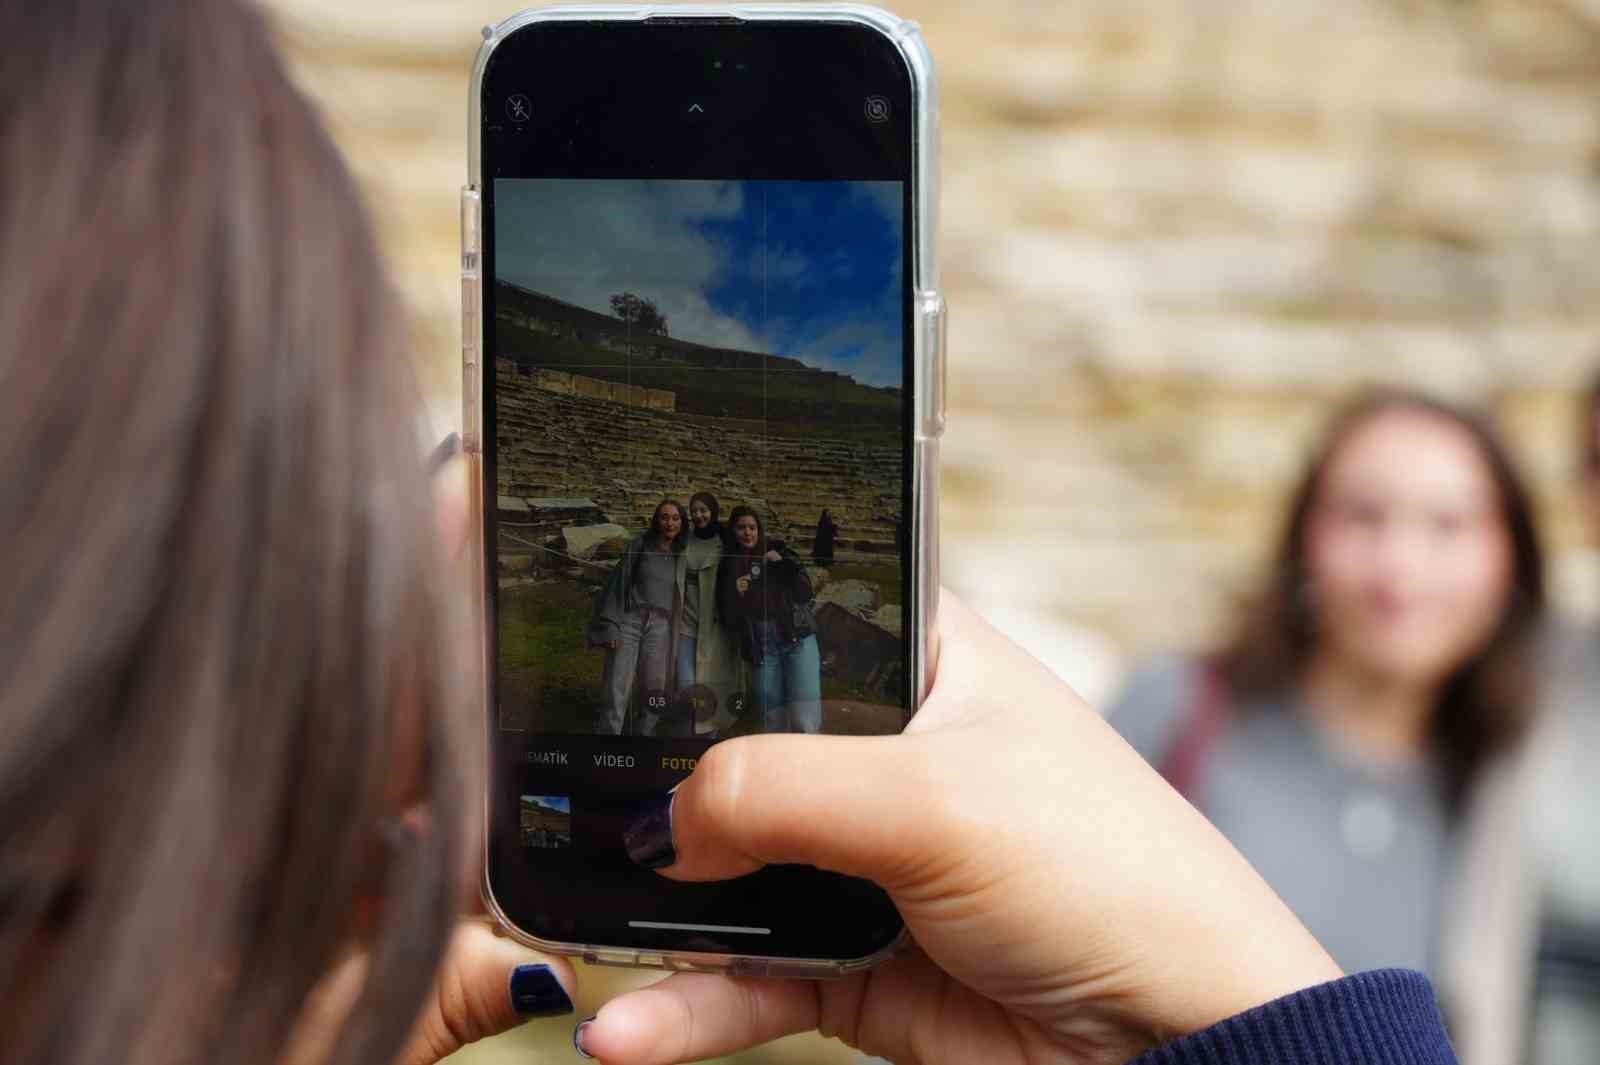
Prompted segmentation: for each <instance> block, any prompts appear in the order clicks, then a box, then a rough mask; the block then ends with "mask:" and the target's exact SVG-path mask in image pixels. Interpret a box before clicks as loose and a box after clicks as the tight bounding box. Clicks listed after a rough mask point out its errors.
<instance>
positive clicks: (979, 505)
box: [270, 0, 1600, 1060]
mask: <svg viewBox="0 0 1600 1065" xmlns="http://www.w3.org/2000/svg"><path fill="white" fill-rule="evenodd" d="M270 6H271V7H272V8H273V9H274V10H275V11H276V12H278V13H279V14H280V15H281V16H282V18H281V22H282V25H283V28H284V33H285V36H286V38H287V40H288V42H289V44H290V47H291V50H292V53H293V55H294V59H295V65H296V70H297V72H298V74H299V76H300V77H301V79H302V81H303V82H304V84H305V85H306V86H307V87H308V89H309V90H310V91H311V93H312V94H313V95H314V96H315V97H316V98H317V100H318V101H319V102H320V103H321V105H322V106H323V108H324V110H325V112H326V114H327V115H328V117H329V119H330V121H332V123H333V124H334V126H335V128H336V130H337V132H338V135H339V137H340V139H341V140H342V142H343V143H344V144H345V146H346V147H347V148H348V149H349V152H350V155H351V158H352V160H353V161H354V165H355V167H356V169H357V171H358V172H359V174H360V175H361V177H362V179H363V181H364V182H365V184H366V187H367V189H368V190H369V191H370V193H371V196H372V200H373V203H374V205H375V209H376V211H377V215H378V217H379V219H380V222H381V224H382V228H383V232H384V235H385V238H386V241H387V244H388V247H389V250H390V251H391V253H392V254H393V256H394V259H395V262H396V264H397V266H398V269H399V276H400V279H401V283H402V285H403V287H404V290H405V293H406V295H407V297H408V298H409V299H410V301H411V304H412V306H413V307H414V308H415V311H416V315H417V339H418V346H419V350H420V351H421V352H422V353H423V357H424V363H425V367H426V380H427V382H428V385H429V388H430V390H431V394H432V396H433V397H434V402H435V410H434V424H435V427H436V428H438V429H439V430H440V431H443V429H444V428H446V427H447V426H448V425H450V424H452V423H453V416H454V411H455V410H456V404H457V403H458V393H457V382H456V354H455V347H454V343H455V340H456V337H457V334H458V327H457V325H456V322H457V320H458V319H457V318H456V315H457V308H458V299H459V283H458V281H457V280H456V233H457V208H456V205H457V189H458V188H459V186H460V185H461V183H462V181H463V179H464V175H465V163H464V155H465V145H466V129H465V114H466V78H467V70H468V65H469V62H470V60H471V57H472V54H473V51H474V50H475V48H476V45H477V42H478V33H477V31H478V27H479V26H480V25H481V24H482V23H483V22H485V21H488V20H490V19H493V18H497V17H499V16H501V15H504V14H506V13H507V12H508V11H509V10H510V9H511V5H509V4H505V3H498V2H485V0H453V2H450V3H440V2H438V0H342V2H341V3H338V4H328V3H324V2H315V0H271V3H270ZM900 7H901V9H902V10H903V11H904V12H905V13H906V14H909V15H913V16H915V17H917V18H919V19H920V20H921V21H922V23H923V25H924V29H925V32H926V34H927V37H928V40H929V41H930V43H931V46H932V49H933V52H934V55H935V57H936V60H937V62H938V64H939V68H940V72H941V75H942V78H943V94H944V95H943V99H944V149H945V155H944V190H945V195H944V211H943V245H942V261H943V264H944V270H945V279H946V282H947V288H948V294H949V299H950V304H951V307H952V319H951V328H950V342H951V354H950V407H951V412H950V413H951V417H950V429H949V435H948V437H947V439H946V446H945V452H944V457H945V461H946V474H945V479H944V484H945V492H946V501H945V506H944V509H943V518H944V528H945V556H944V561H945V567H946V573H947V578H948V581H949V582H950V583H951V584H952V585H953V586H954V587H955V588H957V589H958V590H960V591H961V592H963V593H964V594H965V595H967V596H968V597H969V598H971V599H973V600H976V601H977V602H979V603H980V604H981V605H983V606H984V607H985V608H986V609H988V610H989V611H991V612H992V613H993V614H994V615H995V616H996V617H997V618H999V619H1000V620H1001V621H1002V622H1003V624H1004V625H1005V627H1007V628H1008V629H1010V630H1011V631H1012V632H1013V633H1015V634H1017V635H1019V636H1020V637H1022V638H1023V639H1024V640H1025V641H1027V642H1028V643H1029V644H1030V645H1031V646H1033V647H1035V648H1036V649H1037V650H1038V651H1039V652H1040V653H1041V654H1043V655H1044V656H1045V657H1046V658H1047V660H1049V661H1050V662H1051V663H1052V664H1053V665H1055V666H1056V667H1057V668H1058V669H1060V670H1062V671H1063V672H1065V673H1067V674H1068V675H1069V676H1071V677H1073V678H1074V679H1075V680H1077V681H1078V682H1079V683H1080V684H1081V685H1082V686H1083V687H1084V688H1085V689H1087V690H1088V691H1090V692H1091V693H1092V694H1096V695H1098V694H1100V693H1102V692H1103V691H1104V690H1106V689H1107V688H1108V687H1109V686H1110V685H1111V684H1112V683H1113V681H1114V679H1115V676H1116V674H1117V671H1118V670H1119V669H1120V668H1121V665H1122V664H1123V663H1125V662H1126V661H1127V660H1128V659H1129V658H1130V657H1132V656H1136V655H1137V654H1140V653H1143V652H1144V651H1146V650H1148V649H1149V648H1151V647H1154V646H1157V645H1160V644H1174V643H1175V644H1181V645H1197V644H1203V643H1205V642H1206V641H1208V640H1210V639H1212V638H1214V635H1215V633H1216V632H1217V631H1218V626H1219V625H1220V624H1222V623H1223V621H1224V620H1225V618H1226V616H1227V613H1228V610H1229V604H1230V602H1231V601H1232V598H1233V596H1235V595H1236V594H1237V593H1238V592H1239V591H1240V590H1241V589H1242V588H1244V587H1246V586H1247V585H1248V584H1249V581H1250V577H1251V574H1252V571H1253V569H1254V568H1255V566H1256V565H1257V563H1258V562H1259V560H1260V558H1261V557H1262V554H1263V552H1264V551H1265V549H1266V546H1267V544H1268V543H1269V540H1270V537H1271V535H1272V532H1273V530H1274V528H1275V526H1276V523H1277V512H1278V508H1279V507H1280V506H1281V504H1282V500H1283V496H1284V493H1285V491H1286V486H1287V485H1288V484H1289V483H1290V481H1291V480H1292V479H1293V478H1294V476H1295V475H1296V473H1297V471H1298V468H1299V464H1300V461H1301V458H1302V454H1303V450H1304V448H1305V446H1306V441H1307V439H1308V438H1309V436H1310V435H1311V434H1312V433H1313V432H1314V431H1315V429H1316V427H1317V425H1318V424H1319V422H1320V420H1321V419H1322V417H1323V416H1324V415H1325V413H1326V411H1327V409H1328V405H1329V403H1330V402H1332V401H1333V400H1335V399H1336V398H1337V397H1338V396H1340V395H1342V394H1344V393H1345V392H1346V391H1348V390H1349V389H1351V388H1352V387H1354V386H1357V385H1359V384H1361V383H1365V382H1374V381H1398V382H1406V383H1412V384H1418V385H1422V386H1425V387H1427V388H1431V389H1437V390H1439V391H1442V392H1446V393H1449V394H1452V395H1457V396H1465V397H1469V398H1473V399H1477V400H1480V401H1483V402H1486V403H1491V404H1492V405H1493V406H1494V407H1495V409H1496V410H1497V411H1498V412H1499V413H1500V414H1501V415H1502V416H1503V418H1504V420H1505V424H1506V426H1507V428H1508V430H1509V431H1510V432H1511V433H1512V435H1513V437H1514V442H1515V445H1516V449H1517V452H1518V454H1519V456H1520V457H1521V459H1522V461H1523V463H1524V464H1525V467H1526V469H1527V471H1528V473H1529V474H1530V476H1531V477H1532V478H1533V479H1534V481H1535V484H1536V487H1537V492H1538V496H1539V499H1540V502H1541V507H1542V512H1543V516H1544V519H1545V533H1546V538H1547V542H1548V544H1549V545H1550V547H1551V548H1552V561H1553V563H1554V568H1555V572H1556V575H1557V581H1556V585H1557V593H1558V597H1559V598H1560V600H1561V601H1562V602H1563V603H1565V604H1566V605H1568V606H1569V607H1571V608H1573V609H1588V610H1592V609H1594V608H1595V606H1596V605H1597V604H1596V600H1597V598H1600V567H1596V566H1595V565H1594V564H1593V560H1592V557H1591V556H1590V555H1588V554H1587V553H1585V552H1584V551H1583V550H1581V548H1582V546H1583V543H1584V539H1585V538H1584V534H1583V528H1582V522H1581V520H1580V518H1581V516H1580V513H1579V509H1578V506H1577V501H1576V499H1575V498H1574V497H1573V494H1572V492H1571V478H1572V451H1571V447H1570V444H1571V442H1572V441H1573V439H1574V436H1575V424H1574V420H1573V412H1572V390H1573V388H1574V387H1575V385H1576V384H1577V383H1578V382H1579V381H1581V380H1582V379H1583V378H1584V377H1585V376H1586V375H1588V374H1589V373H1590V372H1591V371H1593V370H1595V369H1596V368H1597V364H1600V300H1597V297H1600V189H1597V181H1596V169H1597V164H1600V92H1597V90H1600V3H1597V2H1595V0H1523V2H1518V3H1513V2H1511V0H1293V2H1285V0H1066V2H1058V3H1048V2H1039V0H985V2H983V3H976V2H972V0H961V2H957V0H905V2H903V3H902V4H901V5H900ZM795 1053H797V1054H799V1056H800V1058H799V1059H804V1060H817V1055H818V1054H820V1053H821V1051H820V1050H819V1049H818V1048H817V1046H815V1045H813V1044H809V1043H807V1044H801V1049H800V1050H799V1051H795Z"/></svg>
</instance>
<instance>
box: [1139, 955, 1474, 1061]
mask: <svg viewBox="0 0 1600 1065" xmlns="http://www.w3.org/2000/svg"><path fill="white" fill-rule="evenodd" d="M1129 1065H1456V1055H1455V1051H1454V1050H1452V1049H1450V1040H1449V1038H1448V1037H1446V1035H1445V1032H1444V1021H1443V1020H1442V1019H1441V1018H1440V1016H1439V1008H1438V1006H1437V1005H1436V1004H1435V1003H1434V1000H1433V987H1432V986H1431V985H1430V984H1429V983H1428V978H1427V977H1425V976H1423V975H1422V974H1421V973H1418V972H1411V971H1410V970H1407V969H1381V970H1379V971H1377V972H1370V973H1360V974H1358V975H1356V976H1347V977H1345V978H1344V979H1343V980H1335V981H1333V982H1332V983H1328V984H1322V985H1320V986H1317V987H1309V988H1307V989H1306V990H1304V991H1297V992H1296V993H1294V994H1292V995H1288V996H1286V997H1284V998H1280V999H1278V1000H1276V1001H1274V1002H1269V1003H1267V1004H1266V1005H1265V1006H1258V1007H1256V1008H1255V1009H1253V1010H1250V1011H1248V1012H1246V1013H1241V1014H1239V1015H1238V1016H1237V1017H1229V1018H1228V1019H1227V1020H1225V1021H1222V1022H1220V1023H1218V1024H1214V1025H1212V1026H1211V1027H1210V1028H1207V1029H1205V1030H1204V1031H1200V1032H1195V1033H1194V1034H1193V1035H1186V1036H1184V1037H1183V1038H1182V1039H1179V1040H1176V1041H1175V1042H1172V1043H1168V1044H1167V1045H1166V1046H1164V1047H1161V1048H1160V1049H1158V1050H1152V1051H1150V1052H1149V1053H1148V1054H1141V1055H1139V1057H1137V1058H1135V1059H1134V1061H1132V1062H1130V1063H1129Z"/></svg>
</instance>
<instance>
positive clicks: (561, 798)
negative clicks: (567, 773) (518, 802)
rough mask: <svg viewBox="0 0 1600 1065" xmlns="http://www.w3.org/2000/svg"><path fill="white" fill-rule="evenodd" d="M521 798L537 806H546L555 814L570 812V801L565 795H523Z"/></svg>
mask: <svg viewBox="0 0 1600 1065" xmlns="http://www.w3.org/2000/svg"><path fill="white" fill-rule="evenodd" d="M523 798H524V799H529V800H531V801H532V802H533V803H534V804H536V805H538V806H548V807H549V808H550V809H552V810H554V811H556V812H557V813H562V814H570V813H571V812H572V799H571V798H570V797H569V796H566V795H524V796H523Z"/></svg>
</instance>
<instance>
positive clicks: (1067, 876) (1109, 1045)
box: [581, 593, 1342, 1065]
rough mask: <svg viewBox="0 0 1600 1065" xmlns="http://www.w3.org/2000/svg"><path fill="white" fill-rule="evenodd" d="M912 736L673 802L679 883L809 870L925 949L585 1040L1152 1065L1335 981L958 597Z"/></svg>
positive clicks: (1250, 883)
mask: <svg viewBox="0 0 1600 1065" xmlns="http://www.w3.org/2000/svg"><path fill="white" fill-rule="evenodd" d="M939 633H940V638H939V642H938V643H939V646H938V648H937V655H936V658H937V663H938V664H937V675H936V677H935V680H934V685H933V690H932V691H931V692H930V694H929V696H928V700H927V702H926V703H925V704H924V706H923V709H922V711H921V712H920V713H919V714H918V716H917V718H916V719H915V720H914V721H913V722H912V723H911V725H910V726H909V727H908V728H907V730H906V733H905V735H903V736H895V737H879V738H862V737H844V736H838V737H815V736H797V737H787V736H761V737H750V738H748V739H742V740H735V741H732V742H730V743H726V744H723V745H722V746H720V747H718V748H716V749H715V750H714V751H712V752H711V753H710V754H708V755H707V756H706V757H705V758H704V759H702V761H701V763H700V766H699V767H698V768H697V769H696V771H695V773H694V774H693V775H692V776H690V777H689V779H688V780H687V781H685V782H684V784H683V785H682V786H681V787H680V788H679V789H678V791H677V793H676V797H675V799H674V801H673V805H672V810H671V817H670V825H671V838H670V840H668V841H666V842H664V843H662V844H661V845H660V846H659V847H658V848H655V849H659V850H665V851H666V852H668V853H669V854H670V855H671V856H672V857H673V858H674V859H675V860H673V861H672V862H671V864H667V865H665V866H664V867H662V868H661V869H660V870H659V875H663V876H666V877H670V878H672V879H673V880H676V881H700V880H707V879H720V878H727V877H739V876H745V875H748V874H749V873H751V872H752V871H754V870H756V869H759V868H761V867H763V866H764V865H766V864H767V863H769V862H794V861H809V862H813V863H816V864H817V865H819V866H821V867H822V868H825V869H832V870H836V871H839V872H845V873H850V874H852V875H856V876H864V877H870V878H871V879H873V880H874V881H875V882H877V883H879V884H881V885H882V886H883V887H885V888H886V889H887V890H888V892H889V894H890V896H891V898H893V899H894V902H895V905H896V906H897V907H898V908H899V910H900V912H901V913H902V914H904V915H905V918H906V921H907V924H908V926H909V928H910V930H911V933H912V937H913V939H914V941H915V942H916V944H917V948H916V949H915V950H913V951H910V952H907V953H905V954H903V955H899V956H897V957H895V958H892V959H891V960H889V961H888V962H886V963H885V964H884V965H883V966H881V967H880V968H878V969H876V970H874V971H873V972H872V973H870V974H864V975H858V976H853V977H850V978H848V979H845V980H839V981H822V982H816V983H800V982H795V981H784V980H761V979H748V978H732V977H727V976H720V975H703V974H693V975H690V974H684V975H678V976H673V977H670V978H668V979H667V980H665V981H663V982H661V983H659V984H655V985H653V986H652V987H650V988H648V989H645V990H643V991H636V992H633V993H630V994H628V995H624V996H622V997H620V998H617V999H615V1000H613V1001H612V1002H610V1003H608V1004H606V1005H605V1006H604V1007H602V1008H601V1010H600V1012H599V1014H598V1016H597V1018H596V1019H595V1020H594V1021H593V1022H592V1023H590V1024H589V1025H587V1026H586V1027H584V1028H583V1030H582V1033H581V1037H582V1042H583V1046H584V1049H585V1050H586V1051H587V1052H589V1053H591V1054H594V1055H596V1056H597V1057H599V1058H601V1059H602V1060H604V1061H607V1062H614V1063H616V1065H667V1063H675V1062H687V1061H699V1060H702V1059H704V1058H708V1057H713V1056H717V1055H721V1054H727V1053H732V1052H734V1051H737V1050H740V1049H743V1048H745V1047H748V1046H751V1045H754V1044H757V1043H763V1042H767V1041H769V1040H772V1039H776V1038H778V1037H780V1036H783V1035H788V1034H791V1033H793V1032H799V1031H807V1030H810V1029H820V1030H821V1031H822V1032H824V1033H826V1034H828V1035H833V1036H837V1037H839V1038H840V1039H843V1040H844V1041H845V1042H847V1043H849V1044H850V1045H852V1046H855V1047H858V1048H860V1049H861V1050H863V1051H865V1052H866V1053H868V1054H871V1055H874V1056H877V1057H883V1058H887V1059H889V1060H891V1061H905V1062H917V1063H919V1065H969V1063H971V1062H978V1061H983V1062H990V1061H998V1062H1007V1061H1071V1062H1075V1063H1094V1065H1122V1063H1124V1062H1126V1061H1128V1060H1130V1059H1131V1058H1134V1057H1136V1056H1137V1055H1138V1054H1140V1053H1142V1052H1143V1051H1146V1050H1149V1049H1151V1048H1153V1047H1155V1046H1158V1045H1160V1044H1161V1043H1164V1042H1166V1041H1167V1040H1169V1039H1172V1038H1175V1037H1177V1036H1179V1035H1182V1034H1186V1033H1189V1032H1193V1031H1198V1030H1200V1029H1203V1028H1206V1027H1209V1026H1210V1025H1212V1024H1214V1023H1216V1022H1218V1021H1220V1020H1222V1019H1224V1018H1226V1017H1231V1016H1234V1015H1236V1014H1239V1013H1242V1012H1244V1011H1245V1010H1247V1009H1250V1008H1252V1007H1255V1006H1258V1005H1261V1004H1263V1003H1266V1002H1268V1001H1271V1000H1273V999H1275V998H1279V997H1281V996H1283V995H1286V994H1290V993H1292V992H1294V991H1298V990H1301V989H1303V988H1306V987H1310V986H1313V985H1316V984H1320V983H1324V982H1326V981H1329V980H1334V979H1338V978H1339V977H1340V976H1341V975H1342V974H1341V972H1340V971H1339V968H1338V966H1337V965H1335V964H1334V962H1333V960H1332V959H1331V958H1329V956H1328V955H1327V953H1326V952H1325V951H1324V950H1323V949H1322V947H1321V946H1320V945H1319V944H1318V943H1317V942H1316V940H1315V939H1314V938H1313V937H1312V936H1311V934H1310V933H1309V932H1307V931H1306V930H1305V928H1304V927H1303V926H1302V925H1301V924H1300V922H1299V921H1298V920H1297V919H1296V918H1295V917H1294V915H1293V914H1292V913H1291V912H1290V911H1289V909H1288V907H1286V906H1285V905H1284V904H1283V902H1282V901H1280V900H1279V899H1278V898H1277V896H1276V895H1274V894H1273V893H1272V890H1271V889H1270V888H1269V887H1267V885H1266V883H1265V882H1264V881H1263V880H1262V879H1261V878H1260V877H1259V876H1258V875H1257V874H1256V872H1255V871H1254V870H1253V869H1252V868H1251V867H1250V865H1249V864H1248V863H1247V862H1246V861H1245V860H1244V858H1243V857H1241V856H1240V855H1239V853H1238V852H1237V851H1235V850H1234V849H1233V848H1232V847H1231V846H1230V845H1229V844H1228V843H1227V841H1226V840H1224V839H1223V837H1222V836H1221V835H1220V834H1218V833H1217V832H1216V830H1215V829H1213V828H1212V827H1211V826H1210V825H1209V824H1208V823H1207V822H1206V821H1205V819H1204V818H1203V817H1201V816H1200V814H1199V813H1198V812H1196V811H1195V810H1194V808H1193V807H1191V806H1189V804H1188V803H1186V802H1185V801H1184V800H1183V799H1182V798H1181V797H1180V796H1179V795H1178V794H1177V793H1176V792H1174V791H1173V790H1172V789H1171V788H1170V787H1168V786H1167V785H1166V784H1165V782H1163V781H1162V780H1161V778H1160V777H1159V776H1158V775H1157V774H1156V773H1155V772H1154V771H1153V770H1152V769H1151V768H1150V767H1149V766H1148V765H1147V764H1146V763H1145V762H1144V761H1143V759H1141V758H1140V757H1139V756H1138V754H1136V753H1135V752H1134V751H1133V750H1132V749H1131V748H1129V747H1128V745H1127V744H1126V743H1124V742H1123V741H1122V739H1121V738H1120V737H1119V736H1117V734H1116V733H1115V732H1114V731H1113V730H1112V729H1111V728H1110V727H1109V726H1107V725H1106V724H1105V722H1104V721H1103V720H1102V719H1101V718H1100V716H1099V715H1098V714H1096V713H1095V712H1094V711H1093V710H1092V709H1090V708H1089V707H1088V706H1087V705H1085V704H1084V703H1083V701H1082V700H1080V699H1079V698H1078V697H1077V696H1076V694H1074V693H1073V692H1072V691H1071V690H1070V689H1068V688H1067V687H1066V685H1064V684H1063V683H1061V681H1060V680H1058V679H1057V678H1056V677H1055V676H1053V675H1052V674H1051V673H1050V672H1049V671H1048V670H1046V669H1045V668H1044V667H1043V666H1042V665H1040V664H1039V662H1038V661H1036V660H1035V659H1033V658H1032V657H1030V656H1029V655H1028V654H1027V653H1026V652H1024V651H1022V650H1021V649H1020V648H1018V647H1017V646H1016V645H1014V644H1012V643H1011V642H1010V641H1008V640H1006V639H1005V638H1004V637H1003V636H1001V635H1000V634H999V633H997V632H996V631H995V630H994V629H993V628H991V627H990V626H989V625H988V624H987V623H986V622H984V621H983V620H982V619H981V618H979V617H978V616H977V615H975V614H973V613H971V612H970V611H969V610H967V609H966V608H965V607H964V606H962V605H961V604H960V603H959V602H956V601H955V600H953V599H952V598H951V597H950V596H949V595H948V593H946V594H945V595H944V596H943V597H942V599H941V605H940V616H939Z"/></svg>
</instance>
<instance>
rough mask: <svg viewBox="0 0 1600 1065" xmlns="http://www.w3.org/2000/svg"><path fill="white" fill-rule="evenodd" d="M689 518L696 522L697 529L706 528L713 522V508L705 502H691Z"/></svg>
mask: <svg viewBox="0 0 1600 1065" xmlns="http://www.w3.org/2000/svg"><path fill="white" fill-rule="evenodd" d="M689 519H690V520H691V521H693V522H694V527H695V528H696V529H704V528H705V527H706V526H707V525H710V524H711V508H710V507H708V506H706V505H705V503H704V502H695V503H690V504H689Z"/></svg>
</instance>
